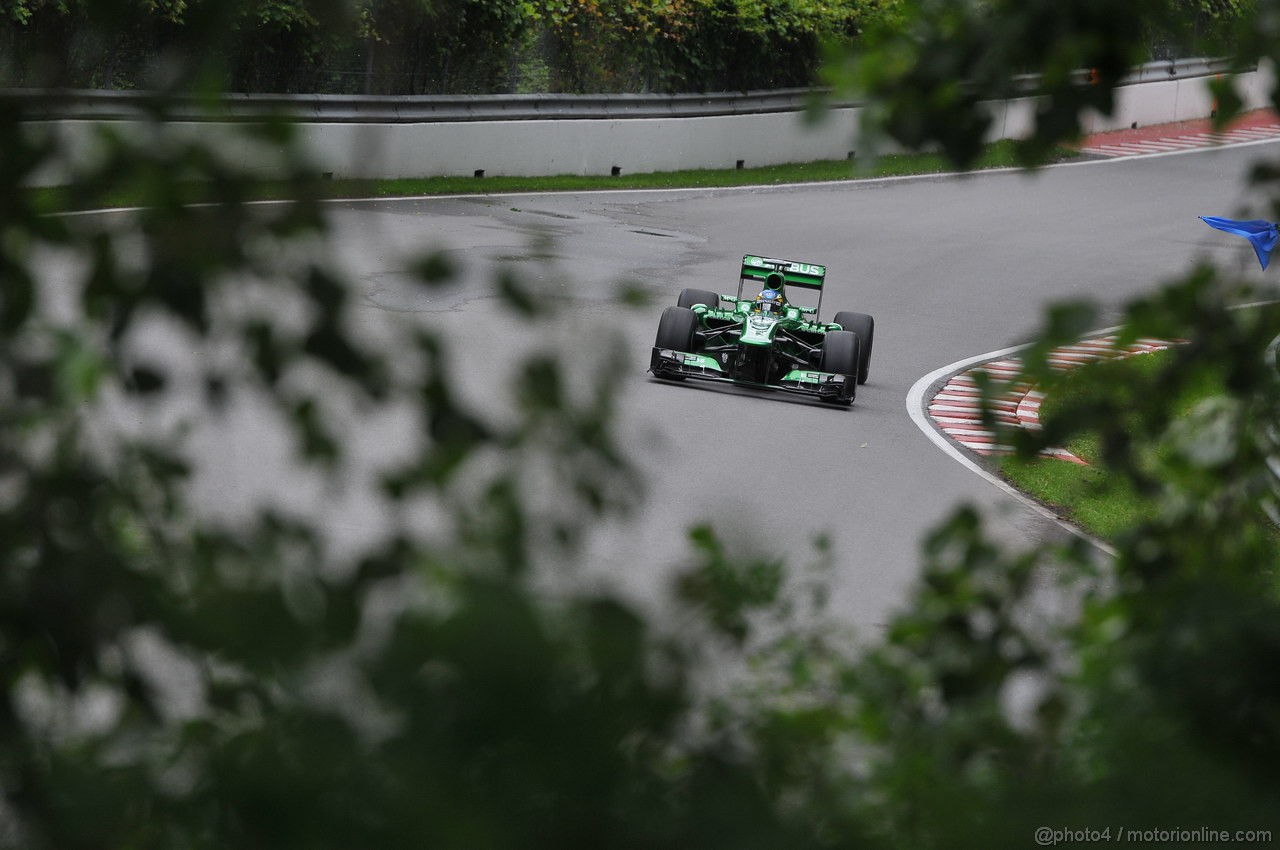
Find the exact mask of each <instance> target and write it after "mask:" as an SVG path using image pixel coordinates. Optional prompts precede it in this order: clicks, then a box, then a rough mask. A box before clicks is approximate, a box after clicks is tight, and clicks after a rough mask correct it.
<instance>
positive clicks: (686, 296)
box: [676, 289, 720, 310]
mask: <svg viewBox="0 0 1280 850" xmlns="http://www.w3.org/2000/svg"><path fill="white" fill-rule="evenodd" d="M676 304H677V305H679V306H681V307H692V306H693V305H694V304H706V305H707V306H708V307H710V308H712V309H713V310H714V309H716V308H718V307H719V306H720V296H719V295H717V294H715V293H714V292H712V291H711V290H709V289H682V290H680V297H679V298H677V299H676Z"/></svg>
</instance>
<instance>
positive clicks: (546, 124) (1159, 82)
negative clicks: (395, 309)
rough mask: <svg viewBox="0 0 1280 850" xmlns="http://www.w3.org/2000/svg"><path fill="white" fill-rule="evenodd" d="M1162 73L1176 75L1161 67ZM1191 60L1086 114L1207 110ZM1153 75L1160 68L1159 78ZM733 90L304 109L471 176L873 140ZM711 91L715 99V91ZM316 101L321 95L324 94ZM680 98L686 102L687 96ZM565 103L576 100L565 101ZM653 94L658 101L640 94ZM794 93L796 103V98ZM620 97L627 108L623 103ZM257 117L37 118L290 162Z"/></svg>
mask: <svg viewBox="0 0 1280 850" xmlns="http://www.w3.org/2000/svg"><path fill="white" fill-rule="evenodd" d="M1197 61H1199V60H1197ZM1153 68H1154V70H1152V69H1153ZM1161 73H1163V74H1164V76H1165V77H1166V78H1165V79H1160V78H1159V75H1160V74H1161ZM1187 73H1188V72H1187V69H1186V64H1185V63H1184V65H1183V67H1182V75H1179V76H1177V78H1175V79H1168V77H1169V76H1174V75H1175V71H1174V69H1173V66H1172V65H1169V64H1168V63H1160V64H1153V66H1144V68H1143V69H1140V71H1139V72H1136V73H1135V78H1134V82H1133V83H1132V84H1130V85H1125V86H1123V87H1121V88H1120V89H1118V90H1117V108H1116V111H1115V114H1114V115H1112V116H1105V117H1104V116H1099V115H1089V116H1086V117H1085V129H1086V131H1087V132H1099V131H1105V130H1112V129H1120V128H1126V127H1131V126H1133V125H1135V124H1136V125H1137V126H1146V125H1149V124H1159V123H1165V122H1169V121H1182V120H1188V119H1193V118H1205V117H1208V116H1209V115H1210V114H1211V112H1212V110H1213V109H1214V103H1213V98H1212V95H1211V94H1210V92H1209V89H1208V82H1209V81H1210V80H1211V79H1213V77H1214V76H1215V75H1216V73H1215V72H1214V71H1213V68H1212V65H1211V63H1205V62H1201V65H1200V66H1196V67H1195V69H1194V71H1193V72H1192V73H1194V74H1195V75H1186V74H1187ZM1153 76H1154V77H1156V79H1154V80H1153V79H1151V78H1152V77H1153ZM1273 84H1274V74H1272V73H1271V71H1270V70H1269V69H1267V68H1263V69H1259V70H1256V71H1252V72H1249V73H1246V74H1242V75H1239V76H1238V77H1237V78H1236V88H1237V91H1238V92H1239V93H1240V94H1241V95H1242V97H1243V98H1244V100H1245V104H1246V108H1248V109H1255V108H1260V107H1263V106H1267V105H1268V104H1269V93H1270V91H1271V88H1272V86H1273ZM543 97H544V98H545V97H547V96H543ZM726 97H727V96H716V98H717V99H718V100H717V101H716V103H715V104H713V105H712V106H711V107H710V108H708V109H707V110H706V111H708V112H712V113H719V114H707V115H690V116H686V115H683V114H672V115H670V116H669V117H618V118H608V117H593V118H582V119H577V118H573V117H570V116H572V114H573V108H572V107H574V106H575V104H576V105H577V106H578V108H579V109H581V110H582V111H588V108H589V109H591V110H594V111H595V114H601V112H600V110H601V109H602V107H601V106H600V104H602V103H604V104H605V107H604V108H605V109H606V112H607V107H608V104H609V100H608V99H607V98H599V97H596V98H592V99H589V102H590V104H591V106H590V107H588V106H587V103H586V102H585V100H584V101H573V100H572V99H570V98H561V99H559V100H556V101H555V102H556V103H558V104H561V105H562V108H561V109H560V111H559V112H558V113H557V116H556V117H554V118H545V119H540V118H537V117H529V116H532V115H536V114H538V112H537V110H536V109H528V108H526V109H524V110H523V112H521V114H522V115H523V116H525V117H522V118H520V119H518V120H475V118H474V117H471V116H474V115H475V114H476V111H475V110H473V111H472V112H471V113H469V114H468V117H467V118H465V119H459V118H452V119H448V118H445V119H438V120H431V119H425V120H424V119H422V118H421V117H418V118H403V117H400V118H399V119H398V120H394V121H392V120H382V121H379V120H365V121H360V120H356V119H355V118H353V116H352V115H351V114H348V113H349V112H350V111H351V109H350V105H348V107H347V110H346V111H344V112H343V113H342V114H341V117H342V120H333V121H325V120H315V119H311V120H302V121H300V123H299V124H298V126H297V129H298V132H299V134H300V137H301V141H302V145H303V148H304V150H305V151H306V152H307V154H308V156H309V157H310V159H311V163H312V166H313V167H314V168H315V169H316V170H317V171H320V172H325V173H329V174H332V175H333V176H334V177H338V178H343V177H353V178H401V177H425V176H468V177H469V176H472V175H474V174H476V172H478V171H483V172H484V175H485V176H490V177H496V176H504V175H521V176H546V175H555V174H577V175H589V174H602V175H607V174H611V173H613V172H614V170H615V169H617V171H618V173H623V174H634V173H645V172H652V171H672V170H678V169H689V168H734V167H735V166H737V165H738V163H742V165H743V166H744V167H748V168H749V167H754V166H761V165H776V164H780V163H786V162H810V161H816V160H832V159H845V158H847V157H849V156H850V155H856V154H859V153H863V152H864V151H865V149H866V146H865V144H864V142H863V141H862V140H860V139H859V138H858V132H857V127H858V118H859V113H860V112H861V109H860V107H858V106H857V105H845V106H840V107H838V108H835V109H832V110H830V111H829V112H828V114H827V117H826V120H825V121H823V122H821V123H820V124H817V125H809V124H807V123H806V122H805V121H803V115H804V113H803V109H802V97H801V95H800V94H799V93H797V94H796V95H795V96H793V97H791V98H790V100H789V101H788V100H787V98H786V97H785V96H784V97H779V96H777V95H773V96H770V95H764V94H761V93H756V94H754V95H752V94H748V95H743V96H741V97H742V99H743V100H746V101H750V99H751V98H755V101H753V102H751V103H752V105H753V106H755V108H767V109H769V110H771V111H766V112H761V113H754V114H723V113H726V112H729V113H732V112H735V111H737V109H741V108H742V107H741V105H740V104H738V106H737V108H736V109H735V108H733V103H732V102H729V103H728V105H726V102H724V101H725V98H726ZM627 98H631V99H630V100H627ZM680 98H685V99H684V100H680ZM277 100H278V99H277ZM384 100H386V99H384ZM515 100H516V99H513V98H507V99H505V100H503V101H502V104H501V105H502V107H503V108H504V109H511V108H512V103H513V102H514V101H515ZM651 100H652V101H654V102H657V101H661V100H663V99H658V98H654V99H651ZM710 100H711V98H707V99H704V101H705V102H708V103H709V102H710ZM696 101H697V98H696V97H690V96H676V97H675V98H667V99H665V101H664V102H666V103H667V106H666V107H665V109H666V111H667V112H676V113H680V112H689V111H691V109H692V108H691V106H690V104H691V103H695V104H696ZM273 102H274V101H273ZM308 102H310V103H314V102H315V99H314V98H311V99H309V101H308ZM545 102H546V101H540V102H539V103H545ZM618 102H621V103H622V104H624V105H625V106H627V107H628V108H643V109H648V111H649V112H655V111H661V110H658V109H657V108H656V107H654V106H653V104H652V103H650V102H648V101H645V100H644V99H643V98H638V99H637V98H635V96H626V95H623V96H619V99H618V101H614V102H613V103H615V104H616V103H618ZM671 102H675V106H674V108H673V107H672V106H671V105H670V103H671ZM522 103H526V101H522ZM566 103H567V104H568V108H567V111H566V108H563V104H566ZM645 103H650V105H649V106H647V107H637V106H636V105H637V104H645ZM788 103H789V104H790V108H787V104H788ZM537 105H538V104H535V106H537ZM660 105H661V104H660ZM614 110H615V111H617V107H616V106H615V107H614ZM991 110H992V113H993V119H994V120H993V127H992V133H991V136H990V138H991V140H995V139H1002V138H1020V137H1023V136H1025V135H1027V134H1028V133H1029V132H1030V130H1031V128H1032V126H1033V123H1032V122H1033V119H1034V110H1035V98H1030V97H1028V98H1018V99H1015V100H1011V101H1008V102H1002V103H996V104H991ZM320 111H321V112H323V110H320ZM366 111H367V112H369V111H372V112H375V113H376V112H377V110H370V109H366ZM394 111H395V113H396V114H397V115H400V114H401V113H403V112H404V111H405V109H404V105H403V104H399V105H396V106H395V110H394ZM384 112H385V111H384ZM641 114H643V112H642V113H641ZM245 120H252V119H251V118H250V117H242V118H241V120H240V121H216V120H215V121H210V120H183V121H175V122H172V123H170V124H166V125H164V126H163V129H161V130H158V129H157V128H156V127H155V126H154V125H147V124H145V123H142V122H138V121H132V120H126V119H121V118H93V117H86V118H66V119H49V120H44V121H36V122H32V124H31V129H32V130H33V131H47V132H50V133H53V134H56V135H57V136H58V137H60V138H61V140H62V141H63V142H65V143H66V146H67V149H68V150H69V151H70V152H71V153H70V158H71V161H72V162H75V161H81V162H83V161H84V160H86V159H88V158H91V157H92V156H94V153H95V150H96V149H97V145H96V142H95V138H96V134H97V133H98V132H99V130H100V129H101V128H102V127H103V126H108V127H110V128H111V129H112V130H113V131H114V132H117V133H120V134H122V135H125V136H130V137H134V138H136V139H139V140H143V141H147V142H148V143H151V144H157V145H160V144H168V143H173V142H175V141H180V140H181V139H183V138H193V137H199V138H202V139H211V138H212V139H215V140H217V139H219V137H223V138H224V141H223V142H220V143H219V148H220V149H221V151H222V153H223V155H224V156H226V157H227V158H228V159H229V160H233V161H235V162H237V163H240V164H245V163H248V164H250V165H251V166H252V167H256V168H257V169H258V170H259V171H260V172H261V174H262V176H263V177H264V178H269V177H271V176H273V175H276V174H279V173H281V172H282V170H283V163H282V162H281V161H280V159H279V157H278V152H276V151H271V150H265V149H263V148H262V147H260V146H258V145H255V144H254V143H251V142H247V141H245V140H244V139H243V138H241V134H238V133H235V132H232V131H233V129H234V128H235V127H237V126H238V125H239V124H243V122H244V121H245ZM153 136H154V138H153ZM67 173H68V172H67V164H66V163H62V164H60V165H58V164H55V165H52V166H51V167H50V168H48V169H46V170H45V172H43V173H42V174H41V175H40V177H39V179H38V181H37V182H38V183H39V184H42V185H52V184H57V183H62V182H65V181H66V175H67Z"/></svg>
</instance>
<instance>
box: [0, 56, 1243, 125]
mask: <svg viewBox="0 0 1280 850" xmlns="http://www.w3.org/2000/svg"><path fill="white" fill-rule="evenodd" d="M1232 70H1238V69H1232V68H1231V67H1230V65H1229V63H1228V62H1226V61H1225V60H1219V59H1180V60H1176V61H1164V62H1149V63H1147V64H1146V65H1142V66H1140V67H1138V68H1135V69H1134V71H1133V73H1132V74H1130V76H1129V77H1127V78H1126V79H1125V80H1124V81H1123V82H1122V83H1121V84H1122V85H1137V84H1141V83H1150V82H1158V81H1169V80H1179V79H1189V78H1193V77H1203V76H1210V75H1216V74H1223V73H1228V72H1230V71H1232ZM1037 79H1038V78H1037V77H1034V76H1026V77H1020V78H1019V79H1018V82H1019V85H1020V87H1022V88H1023V89H1024V90H1025V91H1027V92H1028V93H1030V92H1033V91H1034V89H1035V85H1036V81H1037ZM1088 80H1089V72H1088V71H1081V72H1079V81H1080V83H1081V84H1082V85H1083V84H1085V83H1087V82H1088ZM825 93H826V91H825V90H822V89H779V90H777V91H754V92H717V93H711V94H662V95H653V94H578V95H574V94H530V95H505V94H499V95H419V96H382V97H364V96H359V95H278V94H228V95H223V96H221V97H217V98H197V97H190V96H179V97H176V98H165V99H163V100H162V99H161V98H160V97H158V96H157V95H156V94H155V93H153V92H140V91H96V90H79V89H57V90H42V89H41V90H37V89H11V90H8V91H0V103H7V104H10V105H13V106H17V107H19V108H20V109H21V111H22V113H23V114H24V115H25V116H26V117H27V119H28V120H47V121H54V120H96V121H117V120H139V119H146V118H148V117H151V116H155V115H160V114H163V115H164V116H165V117H166V118H168V119H170V120H174V119H176V120H185V121H229V120H230V121H256V120H262V119H265V118H269V117H274V118H281V117H283V118H288V119H291V120H294V121H304V122H319V123H340V124H422V123H447V122H459V121H546V120H598V119H613V120H619V119H630V118H705V117H712V116H721V115H761V114H767V113H773V112H799V111H801V110H803V109H805V108H806V107H807V106H809V105H810V103H811V102H812V101H813V100H814V98H815V97H816V96H818V95H821V94H825ZM831 105H832V106H835V107H856V106H860V105H861V104H860V103H858V102H854V101H836V102H834V103H832V104H831Z"/></svg>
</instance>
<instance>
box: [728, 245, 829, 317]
mask: <svg viewBox="0 0 1280 850" xmlns="http://www.w3.org/2000/svg"><path fill="white" fill-rule="evenodd" d="M773 272H778V273H780V274H781V275H782V279H783V283H784V286H786V287H790V286H798V287H800V288H802V289H816V290H817V291H818V303H817V306H815V307H814V308H813V313H814V315H815V316H816V315H817V314H818V310H819V309H820V308H821V307H822V284H823V282H824V281H825V280H826V278H827V267H826V266H818V265H814V264H813V263H797V262H795V261H794V260H778V259H772V258H770V257H757V256H755V255H753V254H747V255H746V256H744V257H743V258H742V272H741V274H740V275H739V276H738V298H739V299H741V298H742V288H743V287H744V286H745V285H746V283H747V281H749V280H750V281H752V282H754V283H756V284H757V285H759V286H761V287H763V285H764V282H765V278H767V277H768V276H769V275H770V274H771V273H773ZM783 297H786V292H785V289H784V291H783ZM788 300H789V299H788Z"/></svg>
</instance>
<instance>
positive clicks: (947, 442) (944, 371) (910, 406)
mask: <svg viewBox="0 0 1280 850" xmlns="http://www.w3.org/2000/svg"><path fill="white" fill-rule="evenodd" d="M1160 155H1162V156H1163V154H1160ZM1073 164H1075V163H1073ZM1112 330H1115V329H1114V328H1108V329H1107V331H1112ZM1105 332H1106V331H1103V333H1105ZM1028 347H1029V346H1028V345H1017V346H1014V347H1012V348H1004V349H1001V350H1000V351H992V352H989V353H987V354H979V355H977V356H975V357H969V358H966V359H964V360H958V361H956V362H955V363H949V364H947V365H946V366H942V367H940V368H938V369H934V370H933V371H932V372H930V373H929V374H927V375H925V376H924V377H923V378H921V379H920V380H918V381H916V382H915V383H914V384H912V386H911V389H910V391H908V392H907V415H909V416H910V417H911V421H912V422H914V423H916V427H917V428H919V429H920V431H921V433H923V434H924V435H925V436H926V437H928V438H929V440H930V441H931V442H932V443H933V444H934V445H935V446H937V447H938V448H940V449H942V451H943V452H945V453H946V454H947V455H949V456H950V457H951V459H952V460H954V461H956V462H957V463H959V464H960V465H961V466H963V467H965V468H966V469H968V470H969V471H970V472H972V473H974V474H975V475H977V476H978V477H980V478H985V479H986V480H987V481H988V482H989V483H990V484H992V485H993V486H995V487H997V488H998V489H1000V490H1001V491H1003V492H1004V493H1006V494H1007V495H1009V496H1012V497H1013V498H1014V499H1017V500H1018V501H1019V502H1021V503H1022V504H1024V505H1026V506H1027V507H1028V508H1031V510H1033V511H1035V512H1036V513H1038V514H1040V516H1042V517H1044V518H1045V519H1048V520H1051V521H1052V522H1054V523H1056V524H1057V525H1058V526H1059V527H1061V528H1063V529H1065V530H1066V531H1067V532H1069V533H1070V534H1073V535H1075V536H1076V537H1079V538H1081V539H1083V540H1087V541H1088V542H1089V543H1092V544H1093V545H1094V546H1096V547H1097V548H1098V549H1101V550H1102V551H1103V552H1106V553H1107V554H1108V555H1110V556H1111V557H1113V558H1114V557H1115V555H1116V550H1115V549H1113V548H1111V546H1109V545H1107V544H1106V543H1103V542H1102V541H1101V540H1098V539H1097V538H1095V537H1093V536H1091V535H1089V534H1086V533H1085V532H1084V531H1082V530H1080V529H1079V528H1076V527H1075V526H1074V525H1072V524H1071V523H1069V522H1065V521H1064V520H1062V519H1061V518H1060V517H1058V516H1056V515H1055V514H1054V513H1053V512H1052V511H1050V510H1049V509H1048V508H1046V507H1045V506H1044V505H1042V504H1040V503H1039V502H1037V501H1035V500H1034V499H1031V498H1030V497H1028V496H1027V495H1025V494H1024V493H1022V492H1020V491H1019V490H1017V489H1015V488H1014V487H1011V486H1010V485H1009V484H1008V483H1006V482H1005V481H1003V480H1002V479H1000V478H999V477H997V476H996V475H994V474H992V473H991V471H990V470H988V469H986V468H985V467H983V466H982V465H981V464H979V463H977V462H976V461H974V459H973V458H972V457H970V456H969V455H967V454H965V453H964V452H963V451H961V450H960V449H959V448H958V447H957V446H956V443H955V442H953V441H952V440H951V439H950V438H948V437H947V436H946V434H945V433H943V432H942V431H940V430H938V429H937V428H935V427H933V423H932V422H931V421H930V420H929V415H928V413H927V412H926V404H925V395H926V394H927V393H928V391H929V388H930V387H932V386H933V385H934V384H935V383H937V382H938V381H941V380H942V379H943V378H945V377H947V376H948V375H953V374H955V373H956V372H960V371H962V370H964V369H966V368H968V367H970V366H975V365H977V364H979V363H983V362H985V361H987V360H993V359H995V358H998V357H1007V356H1009V355H1010V354H1016V353H1017V352H1019V351H1022V350H1024V349H1026V348H1028ZM983 448H984V449H985V448H988V447H987V446H984V447H983ZM989 448H993V449H1005V448H1007V447H1005V446H991V447H989Z"/></svg>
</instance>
